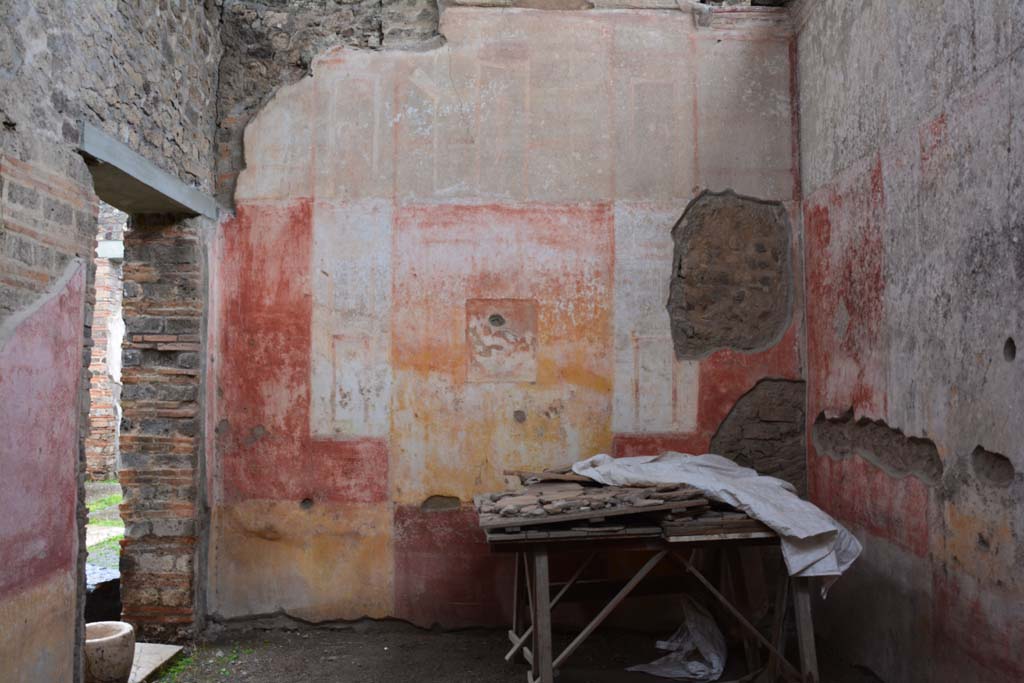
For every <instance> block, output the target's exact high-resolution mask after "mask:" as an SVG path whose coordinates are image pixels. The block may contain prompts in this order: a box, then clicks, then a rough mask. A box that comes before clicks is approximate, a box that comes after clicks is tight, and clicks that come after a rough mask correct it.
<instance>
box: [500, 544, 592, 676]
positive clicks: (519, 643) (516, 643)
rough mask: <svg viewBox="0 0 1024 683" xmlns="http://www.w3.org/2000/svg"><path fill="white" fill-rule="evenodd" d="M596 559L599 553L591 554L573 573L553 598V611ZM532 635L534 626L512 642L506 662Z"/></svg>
mask: <svg viewBox="0 0 1024 683" xmlns="http://www.w3.org/2000/svg"><path fill="white" fill-rule="evenodd" d="M595 557H597V553H590V555H589V556H587V559H586V560H584V561H583V564H581V565H580V566H579V568H578V569H576V571H575V572H573V575H572V576H571V577H570V578H569V580H568V581H567V582H566V583H565V584H564V585H563V586H562V589H561V590H560V591H558V593H557V594H556V595H555V597H554V598H552V600H551V609H554V608H555V607H556V606H557V605H558V603H559V601H560V600H561V599H562V597H563V596H564V595H565V594H566V592H568V590H569V589H570V588H572V586H573V584H574V583H576V579H578V578H580V575H581V574H582V573H583V572H584V571H585V570H586V568H587V567H589V566H590V563H591V562H592V561H593V560H594V558H595ZM532 634H533V625H532V624H531V625H530V627H529V628H527V629H526V631H525V632H524V633H523V635H522V637H519V638H516V639H513V641H512V649H511V650H509V651H508V653H506V654H505V661H506V662H511V661H512V658H513V657H515V656H516V652H518V650H519V648H520V647H522V646H523V645H524V644H525V643H526V641H527V639H528V638H529V637H530V636H531V635H532Z"/></svg>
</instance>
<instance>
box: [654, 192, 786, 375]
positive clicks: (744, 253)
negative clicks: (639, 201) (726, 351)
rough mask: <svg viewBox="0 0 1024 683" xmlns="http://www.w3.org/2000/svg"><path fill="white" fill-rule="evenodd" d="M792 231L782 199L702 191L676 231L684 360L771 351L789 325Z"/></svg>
mask: <svg viewBox="0 0 1024 683" xmlns="http://www.w3.org/2000/svg"><path fill="white" fill-rule="evenodd" d="M790 233H791V231H790V226H789V221H788V220H787V218H786V211H785V209H783V207H782V205H781V204H780V203H778V202H764V201H760V200H757V199H753V198H750V197H742V196H740V195H737V194H735V193H733V192H731V191H726V192H722V193H714V192H703V193H701V194H700V196H698V197H697V198H696V199H694V200H693V201H692V202H690V204H689V205H688V206H687V207H686V210H685V211H684V212H683V215H682V216H681V217H680V218H679V221H678V222H677V223H676V224H675V226H674V227H673V228H672V241H673V249H672V277H671V280H670V281H669V296H668V302H667V309H668V316H669V324H670V330H671V333H672V343H673V345H674V347H675V351H676V357H677V358H680V359H686V358H689V359H694V358H703V357H704V356H706V355H708V354H709V353H711V352H713V351H715V350H717V349H720V348H730V349H736V350H739V351H754V350H757V349H761V348H766V347H767V346H770V345H771V344H772V343H773V340H776V339H778V338H779V337H780V336H781V335H782V334H783V333H784V332H785V330H786V328H787V327H788V325H789V319H790V302H791V298H792V292H791V286H792V277H791V272H790V265H789V253H790V237H791V234H790Z"/></svg>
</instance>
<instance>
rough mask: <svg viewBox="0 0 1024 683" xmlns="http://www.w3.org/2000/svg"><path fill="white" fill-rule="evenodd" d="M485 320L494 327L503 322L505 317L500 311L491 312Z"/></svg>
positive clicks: (499, 325)
mask: <svg viewBox="0 0 1024 683" xmlns="http://www.w3.org/2000/svg"><path fill="white" fill-rule="evenodd" d="M487 322H489V323H490V324H491V325H493V326H494V327H501V326H503V325H504V324H505V317H504V316H503V315H501V314H500V313H492V314H491V316H490V317H489V318H487Z"/></svg>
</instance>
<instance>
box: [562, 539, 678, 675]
mask: <svg viewBox="0 0 1024 683" xmlns="http://www.w3.org/2000/svg"><path fill="white" fill-rule="evenodd" d="M667 554H668V551H667V550H660V551H658V552H657V553H656V554H655V555H654V556H653V557H651V559H649V560H647V563H646V564H645V565H644V566H643V567H641V568H640V571H638V572H637V573H636V574H635V575H634V576H633V578H632V579H630V580H629V581H628V582H627V583H626V585H625V586H623V587H622V590H620V591H619V592H618V593H616V594H615V597H614V598H612V599H611V601H610V602H609V603H608V604H607V605H605V606H604V607H603V608H602V609H601V611H600V612H598V613H597V616H596V617H594V618H593V620H591V622H590V623H589V624H587V626H586V627H585V628H584V629H583V630H582V631H580V633H579V635H577V636H576V637H575V638H573V641H572V642H571V643H569V644H568V645H567V646H566V648H565V649H564V650H562V654H560V655H558V657H557V658H556V659H555V664H554V665H555V667H559V666H561V665H562V664H563V663H564V662H565V660H566V659H568V658H569V657H570V656H571V655H572V653H573V652H575V651H576V648H578V647H579V646H580V645H582V644H583V641H585V640H586V639H587V638H589V637H590V634H591V633H593V632H594V630H595V629H596V628H597V627H598V626H600V625H601V622H603V621H604V620H605V619H607V618H608V615H609V614H611V613H612V610H614V609H615V608H616V607H618V606H619V603H620V602H622V601H623V600H625V599H626V597H627V596H628V595H629V594H630V592H631V591H632V590H633V589H634V588H636V585H637V584H638V583H640V582H641V581H643V579H644V577H645V576H647V575H648V574H649V573H650V571H651V570H652V569H654V567H655V566H657V564H658V563H659V562H661V559H662V558H663V557H665V555H667Z"/></svg>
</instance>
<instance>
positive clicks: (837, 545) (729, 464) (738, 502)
mask: <svg viewBox="0 0 1024 683" xmlns="http://www.w3.org/2000/svg"><path fill="white" fill-rule="evenodd" d="M572 471H573V472H575V473H576V474H579V475H582V476H584V477H588V478H590V479H593V480H594V481H596V482H598V483H601V484H605V485H608V486H657V485H659V484H685V485H687V486H692V487H694V488H697V489H700V490H701V491H703V492H704V495H705V496H707V497H708V498H710V499H712V500H717V501H719V502H722V503H727V504H728V505H731V506H733V507H734V508H736V509H738V510H742V511H743V512H745V513H747V514H748V515H750V516H751V517H753V518H754V519H757V520H759V521H761V522H763V523H764V524H766V525H767V526H769V527H770V528H771V529H772V530H773V531H775V532H776V533H777V534H779V536H780V537H781V541H782V556H783V558H785V561H786V567H787V568H788V569H789V574H790V576H803V577H807V576H823V577H832V580H831V581H826V582H825V588H826V589H827V587H828V586H829V585H831V583H832V582H833V581H834V580H835V578H838V577H839V575H841V574H842V573H843V572H845V571H846V570H847V569H849V567H850V565H852V564H853V562H854V560H856V559H857V556H858V555H860V552H861V545H860V542H859V541H858V540H857V538H856V537H855V536H854V535H853V534H851V533H850V532H849V531H847V530H846V529H845V528H844V527H843V526H842V525H841V524H839V522H837V521H835V520H834V519H832V517H830V516H829V515H828V514H826V513H825V512H824V511H823V510H822V509H821V508H819V507H818V506H817V505H815V504H814V503H811V502H809V501H806V500H804V499H802V498H800V497H799V496H797V495H796V491H795V489H794V488H793V486H792V485H791V484H789V483H788V482H785V481H782V480H781V479H776V478H775V477H766V476H762V475H760V474H758V473H757V472H755V471H754V470H752V469H750V468H748V467H741V466H739V465H737V464H736V463H734V462H733V461H732V460H729V459H728V458H723V457H722V456H720V455H714V454H711V453H708V454H705V455H688V454H685V453H671V452H670V453H665V454H663V455H659V456H640V457H631V458H612V457H611V456H608V455H604V454H600V455H595V456H593V457H591V458H587V459H586V460H581V461H579V462H577V463H576V464H574V465H573V466H572Z"/></svg>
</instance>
